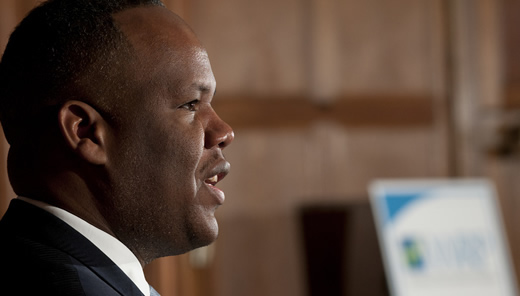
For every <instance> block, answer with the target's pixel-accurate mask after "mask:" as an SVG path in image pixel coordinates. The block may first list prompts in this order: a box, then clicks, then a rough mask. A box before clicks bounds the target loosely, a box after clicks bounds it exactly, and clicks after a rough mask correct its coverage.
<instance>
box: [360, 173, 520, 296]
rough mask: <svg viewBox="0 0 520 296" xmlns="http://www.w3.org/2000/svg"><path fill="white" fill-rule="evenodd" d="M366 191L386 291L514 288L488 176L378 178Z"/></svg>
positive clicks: (458, 295)
mask: <svg viewBox="0 0 520 296" xmlns="http://www.w3.org/2000/svg"><path fill="white" fill-rule="evenodd" d="M370 197H371V204H372V210H373V213H374V218H375V222H376V228H377V230H378V235H379V241H380V244H381V249H382V253H383V258H384V261H385V262H384V263H385V270H386V274H387V278H388V281H389V287H390V290H391V293H392V295H393V296H516V295H517V291H516V282H515V280H514V278H515V277H514V271H513V268H512V266H511V263H510V262H511V259H510V255H509V250H508V244H507V242H506V239H505V235H504V233H503V226H502V219H501V215H500V211H499V208H498V207H497V204H496V194H495V191H494V189H493V186H492V185H491V183H490V182H488V181H486V180H483V179H477V180H475V179H471V180H379V181H375V182H373V183H372V184H371V186H370ZM519 214H520V213H519Z"/></svg>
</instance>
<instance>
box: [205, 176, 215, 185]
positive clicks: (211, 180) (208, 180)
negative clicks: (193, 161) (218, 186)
mask: <svg viewBox="0 0 520 296" xmlns="http://www.w3.org/2000/svg"><path fill="white" fill-rule="evenodd" d="M206 181H207V182H208V183H217V182H218V175H215V176H213V177H211V178H209V179H207V180H206Z"/></svg>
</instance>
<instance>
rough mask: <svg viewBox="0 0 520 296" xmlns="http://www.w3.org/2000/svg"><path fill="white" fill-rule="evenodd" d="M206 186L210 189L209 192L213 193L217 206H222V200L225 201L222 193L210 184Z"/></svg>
mask: <svg viewBox="0 0 520 296" xmlns="http://www.w3.org/2000/svg"><path fill="white" fill-rule="evenodd" d="M206 185H207V186H208V187H209V188H210V189H211V191H213V192H214V193H215V195H216V196H217V200H218V202H219V204H223V203H224V200H225V199H226V196H225V195H224V191H222V190H221V189H219V188H217V187H215V186H213V185H211V184H207V183H206Z"/></svg>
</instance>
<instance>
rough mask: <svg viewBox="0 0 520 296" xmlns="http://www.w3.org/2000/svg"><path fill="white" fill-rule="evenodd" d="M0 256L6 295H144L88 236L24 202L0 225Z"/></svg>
mask: <svg viewBox="0 0 520 296" xmlns="http://www.w3.org/2000/svg"><path fill="white" fill-rule="evenodd" d="M0 258H2V259H0V260H1V261H0V270H1V272H0V294H1V295H32V296H33V295H96V296H101V295H102V296H112V295H139V296H142V295H143V294H142V293H141V291H140V290H139V289H138V288H137V286H135V284H134V283H133V282H132V281H131V280H130V279H129V278H128V277H127V276H126V275H125V274H124V273H123V272H122V271H121V269H119V267H117V266H116V265H115V264H114V263H113V262H112V261H111V260H110V259H109V258H108V257H107V256H106V255H105V254H103V253H102V252H101V251H100V250H99V249H98V248H97V247H96V246H95V245H94V244H92V243H91V242H90V241H89V240H88V239H87V238H85V237H84V236H83V235H81V234H80V233H79V232H77V231H76V230H74V229H73V228H72V227H70V226H69V225H68V224H66V223H65V222H63V221H62V220H60V219H59V218H57V217H55V216H54V215H52V214H50V213H48V212H46V211H44V210H42V209H40V208H38V207H35V206H33V205H31V204H28V203H26V202H24V201H21V200H12V201H11V204H10V205H9V209H8V210H7V213H6V214H5V215H4V217H3V218H2V220H1V221H0Z"/></svg>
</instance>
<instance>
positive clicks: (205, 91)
mask: <svg viewBox="0 0 520 296" xmlns="http://www.w3.org/2000/svg"><path fill="white" fill-rule="evenodd" d="M198 89H199V91H200V92H204V93H207V92H209V91H210V90H211V88H210V87H208V86H207V85H202V84H201V85H199V86H198ZM215 94H217V88H216V87H215V91H214V92H213V96H215Z"/></svg>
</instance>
